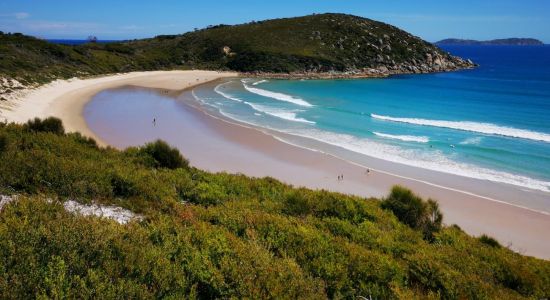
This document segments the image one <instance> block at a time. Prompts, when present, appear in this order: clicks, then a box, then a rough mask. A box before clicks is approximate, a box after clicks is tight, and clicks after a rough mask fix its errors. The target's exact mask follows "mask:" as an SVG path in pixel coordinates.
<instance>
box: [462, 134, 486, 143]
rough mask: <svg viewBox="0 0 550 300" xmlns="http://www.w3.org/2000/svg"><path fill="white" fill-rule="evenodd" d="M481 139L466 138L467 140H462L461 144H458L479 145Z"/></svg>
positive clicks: (478, 137) (477, 137)
mask: <svg viewBox="0 0 550 300" xmlns="http://www.w3.org/2000/svg"><path fill="white" fill-rule="evenodd" d="M482 139H483V138H482V137H480V136H476V137H472V138H467V139H465V140H463V141H462V142H460V144H461V145H479V143H481V140H482Z"/></svg>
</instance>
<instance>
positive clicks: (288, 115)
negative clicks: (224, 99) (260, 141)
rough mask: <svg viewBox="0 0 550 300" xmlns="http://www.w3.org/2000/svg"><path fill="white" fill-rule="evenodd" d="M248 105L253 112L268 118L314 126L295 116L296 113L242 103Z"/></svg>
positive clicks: (311, 122) (310, 122)
mask: <svg viewBox="0 0 550 300" xmlns="http://www.w3.org/2000/svg"><path fill="white" fill-rule="evenodd" d="M244 103H246V104H248V105H249V106H250V107H252V108H253V109H254V110H256V111H259V112H262V113H265V114H268V115H270V116H274V117H277V118H280V119H284V120H288V121H293V122H301V123H307V124H315V122H313V121H310V120H306V119H304V118H299V117H297V116H296V112H293V111H288V110H284V109H279V108H274V107H269V106H266V105H260V104H256V103H250V102H246V101H245V102H244Z"/></svg>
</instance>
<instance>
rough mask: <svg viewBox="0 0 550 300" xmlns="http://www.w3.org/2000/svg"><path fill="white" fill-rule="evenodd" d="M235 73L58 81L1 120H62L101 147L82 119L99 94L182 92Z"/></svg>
mask: <svg viewBox="0 0 550 300" xmlns="http://www.w3.org/2000/svg"><path fill="white" fill-rule="evenodd" d="M237 75H238V74H237V73H234V72H217V71H198V70H191V71H152V72H132V73H125V74H116V75H111V76H104V77H97V78H90V79H77V78H73V79H69V80H57V81H54V82H52V83H50V84H47V85H44V86H41V87H40V88H38V89H35V90H29V91H24V92H22V94H23V95H24V96H23V97H20V98H17V99H11V100H10V101H8V102H9V103H6V104H3V106H2V107H1V108H0V117H1V118H0V120H2V121H3V119H5V120H7V121H8V122H16V123H24V122H26V121H28V120H29V119H32V118H35V117H39V118H46V117H49V116H54V117H58V118H60V119H62V120H63V125H64V126H65V129H66V130H67V131H68V132H80V133H82V134H84V135H86V136H89V137H92V138H94V139H96V140H97V141H98V143H99V144H100V145H106V143H104V142H103V140H102V139H101V138H100V137H98V136H97V135H95V134H94V132H92V131H91V130H89V128H88V126H87V125H86V121H85V120H84V118H83V117H82V110H83V108H84V105H85V104H86V103H87V102H88V101H89V100H90V98H91V97H93V96H94V95H95V94H97V93H98V92H100V91H102V90H105V89H109V88H115V87H121V86H128V85H135V86H141V87H148V88H157V89H164V90H169V91H171V92H175V91H182V90H184V89H188V88H191V87H193V86H196V85H199V84H204V83H206V82H209V81H213V80H216V79H219V78H224V77H235V76H237Z"/></svg>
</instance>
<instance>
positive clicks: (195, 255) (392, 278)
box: [0, 119, 550, 299]
mask: <svg viewBox="0 0 550 300" xmlns="http://www.w3.org/2000/svg"><path fill="white" fill-rule="evenodd" d="M60 125H61V124H60V122H59V120H56V119H47V120H33V121H31V122H29V123H28V124H25V125H16V124H2V123H0V194H3V195H19V196H18V197H17V200H16V201H12V202H11V203H9V204H6V205H3V207H2V205H0V298H3V299H12V298H79V299H89V298H105V299H112V298H178V299H180V298H191V299H192V298H201V299H210V298H254V299H258V298H292V299H295V298H315V299H320V298H350V299H357V298H358V297H359V296H362V297H367V298H369V297H370V298H372V299H395V298H404V299H430V298H433V299H437V298H447V299H522V298H531V299H541V298H547V297H549V296H550V262H547V261H543V260H538V259H535V258H530V257H525V256H522V255H520V254H517V253H514V252H512V251H510V250H509V249H507V248H506V247H502V246H501V245H499V244H498V242H496V241H495V240H493V239H492V238H490V237H487V236H482V237H481V238H474V237H471V236H468V235H467V234H465V233H464V232H463V231H462V230H460V228H459V227H457V226H450V227H446V226H442V225H441V224H442V215H441V214H440V213H439V210H438V208H437V205H436V202H434V201H424V200H423V199H421V198H419V197H417V196H416V195H414V194H413V193H411V192H410V191H408V190H406V189H404V188H401V187H396V188H394V189H393V190H392V192H391V194H390V195H389V196H388V197H387V198H386V199H384V200H383V201H379V200H378V199H363V198H359V197H353V196H346V195H341V194H337V193H331V192H326V191H312V190H308V189H303V188H293V187H291V186H289V185H286V184H283V183H281V182H278V181H277V180H274V179H272V178H249V177H246V176H243V175H230V174H225V173H218V174H212V173H208V172H204V171H201V170H198V169H195V168H193V167H191V166H189V165H188V163H187V161H186V160H185V159H184V158H182V157H181V155H180V154H179V152H177V151H176V150H174V149H172V148H171V147H170V146H169V145H167V144H165V143H163V142H160V141H157V142H155V143H151V144H148V145H146V146H144V147H139V148H129V149H126V150H124V151H119V150H115V149H113V148H99V147H97V145H96V144H95V142H94V141H93V140H91V139H88V138H84V137H82V136H81V135H79V134H75V133H71V134H66V133H64V130H63V128H62V126H60ZM68 199H71V200H76V201H79V202H81V203H91V202H94V203H98V204H104V205H116V206H120V207H124V208H126V209H129V210H131V211H133V212H135V213H137V214H140V215H141V216H142V217H143V218H140V219H136V220H134V221H131V222H130V223H128V224H126V225H123V224H119V223H117V222H115V221H112V220H108V219H104V218H99V217H93V216H88V217H84V216H80V215H78V214H74V213H71V212H69V211H67V210H65V209H64V206H63V202H64V201H66V200H68ZM0 200H2V199H0ZM0 204H3V200H2V201H0Z"/></svg>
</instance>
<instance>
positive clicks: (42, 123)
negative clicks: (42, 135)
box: [25, 117, 65, 135]
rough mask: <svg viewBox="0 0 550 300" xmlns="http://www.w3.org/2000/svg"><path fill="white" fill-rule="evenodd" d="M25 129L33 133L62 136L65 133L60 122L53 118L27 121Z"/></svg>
mask: <svg viewBox="0 0 550 300" xmlns="http://www.w3.org/2000/svg"><path fill="white" fill-rule="evenodd" d="M25 128H26V129H27V130H30V131H34V132H51V133H54V134H57V135H63V134H64V133H65V128H63V123H62V122H61V120H60V119H58V118H54V117H49V118H46V119H44V120H41V119H39V118H34V120H29V121H28V122H27V124H25Z"/></svg>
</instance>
